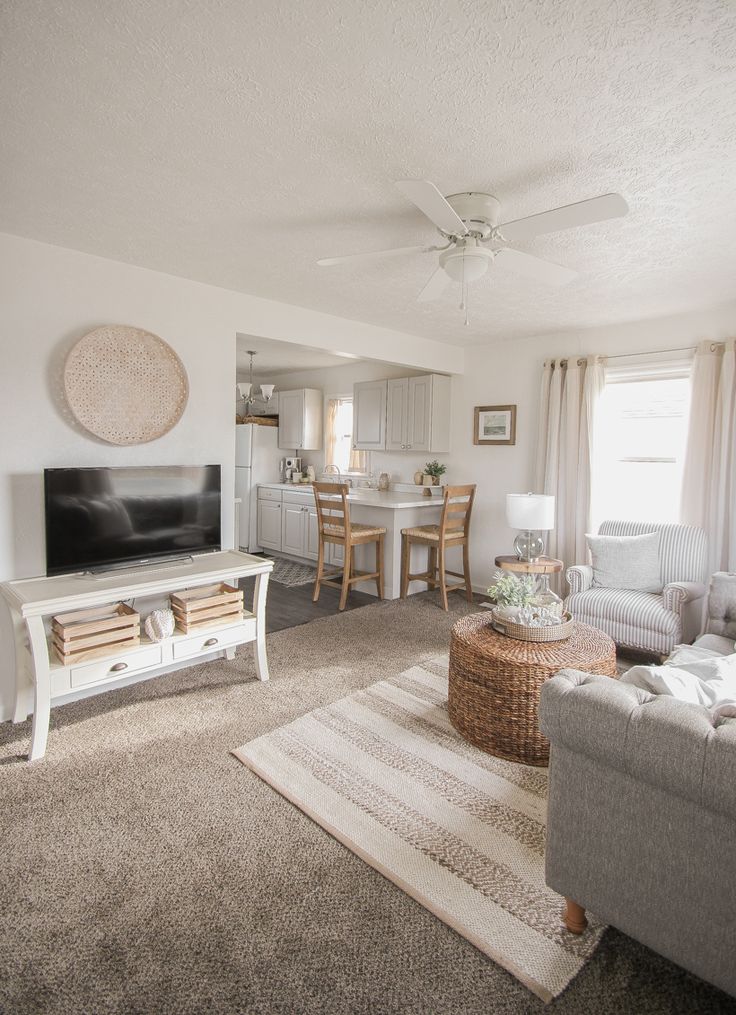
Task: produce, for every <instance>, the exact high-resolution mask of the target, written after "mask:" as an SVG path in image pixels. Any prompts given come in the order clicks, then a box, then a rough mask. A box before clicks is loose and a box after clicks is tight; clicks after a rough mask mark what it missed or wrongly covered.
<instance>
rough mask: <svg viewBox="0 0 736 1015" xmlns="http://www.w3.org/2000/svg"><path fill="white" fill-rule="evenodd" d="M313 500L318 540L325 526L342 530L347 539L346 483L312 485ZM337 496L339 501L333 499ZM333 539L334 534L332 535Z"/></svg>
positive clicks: (348, 523)
mask: <svg viewBox="0 0 736 1015" xmlns="http://www.w3.org/2000/svg"><path fill="white" fill-rule="evenodd" d="M312 485H313V487H314V499H315V502H316V504H317V528H318V529H319V534H320V538H321V537H322V536H323V535H324V531H325V525H329V526H330V527H331V528H338V529H342V530H343V532H344V533H345V538H346V539H347V538H348V536H349V535H350V506H349V504H348V489H349V487H348V485H347V483H313V484H312ZM337 496H339V497H340V499H339V500H336V499H335V498H336V497H337ZM333 538H334V534H333Z"/></svg>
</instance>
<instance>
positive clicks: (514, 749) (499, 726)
mask: <svg viewBox="0 0 736 1015" xmlns="http://www.w3.org/2000/svg"><path fill="white" fill-rule="evenodd" d="M566 666H569V667H572V668H573V669H576V670H585V672H586V673H600V674H602V675H604V676H608V677H615V676H616V646H615V645H614V643H613V642H612V641H611V639H610V638H609V637H608V635H607V634H604V633H603V631H599V630H597V629H596V628H595V627H589V626H588V625H587V624H579V623H577V622H576V623H575V626H574V629H573V633H572V635H571V636H570V637H569V638H566V639H565V640H564V641H551V642H533V641H517V640H516V639H514V638H508V637H506V635H503V634H499V633H498V631H494V629H493V628H492V627H491V618H490V617H489V616H488V614H487V613H474V614H471V615H470V616H468V617H463V618H462V619H461V620H458V622H457V623H456V624H455V625H454V626H453V628H452V638H451V641H450V686H449V697H448V711H449V714H450V722H451V723H452V725H453V726H454V727H455V729H456V730H457V731H458V733H461V734H462V735H463V737H465V739H466V740H468V741H469V742H470V743H471V744H474V745H475V746H476V747H480V749H481V750H483V751H486V752H487V753H488V754H493V755H495V756H496V757H498V758H506V759H507V760H508V761H520V762H523V763H524V764H525V765H546V764H548V762H549V742H548V740H547V738H546V737H544V736H542V734H541V733H540V731H539V714H538V713H539V696H540V694H541V690H542V684H543V683H544V682H545V680H547V679H548V677H551V676H553V674H555V673H557V671H558V670H561V669H564V668H565V667H566Z"/></svg>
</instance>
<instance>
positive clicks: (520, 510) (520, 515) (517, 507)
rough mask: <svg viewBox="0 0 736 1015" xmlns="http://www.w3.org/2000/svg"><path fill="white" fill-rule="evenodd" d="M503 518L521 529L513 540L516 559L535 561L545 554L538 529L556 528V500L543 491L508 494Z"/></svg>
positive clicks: (510, 524) (541, 530) (512, 526)
mask: <svg viewBox="0 0 736 1015" xmlns="http://www.w3.org/2000/svg"><path fill="white" fill-rule="evenodd" d="M506 521H507V523H508V525H509V527H510V528H512V529H521V530H522V531H521V532H520V533H519V535H518V536H517V537H516V539H515V540H514V551H515V552H516V556H517V557H518V558H519V560H525V561H535V560H538V559H539V557H541V556H542V554H543V553H544V540H543V539H542V537H541V536H540V535H539V533H540V532H546V531H549V529H553V528H554V527H555V499H554V497H553V496H551V495H550V494H546V493H507V494H506Z"/></svg>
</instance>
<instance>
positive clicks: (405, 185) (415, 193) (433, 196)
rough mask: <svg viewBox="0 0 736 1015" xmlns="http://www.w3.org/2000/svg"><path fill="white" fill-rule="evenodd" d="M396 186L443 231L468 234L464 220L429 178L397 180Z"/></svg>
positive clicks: (458, 234)
mask: <svg viewBox="0 0 736 1015" xmlns="http://www.w3.org/2000/svg"><path fill="white" fill-rule="evenodd" d="M396 186H397V187H398V188H399V190H400V191H401V193H402V194H403V195H404V197H408V198H409V200H410V201H411V202H412V204H415V205H416V206H417V208H418V209H419V210H420V211H422V212H424V214H425V215H426V216H427V218H428V219H430V221H432V222H434V224H435V225H436V226H437V228H438V229H441V230H442V232H443V233H449V234H450V235H451V236H467V235H468V229H467V226H466V225H465V223H464V222H463V220H462V219H461V218H460V216H459V215H458V214H457V212H455V211H454V209H453V208H452V207H451V205H449V204H448V203H447V201H446V200H445V199H444V197H443V196H442V194H440V192H439V190H437V188H436V187H435V185H434V184H433V183H430V182H429V180H397V181H396Z"/></svg>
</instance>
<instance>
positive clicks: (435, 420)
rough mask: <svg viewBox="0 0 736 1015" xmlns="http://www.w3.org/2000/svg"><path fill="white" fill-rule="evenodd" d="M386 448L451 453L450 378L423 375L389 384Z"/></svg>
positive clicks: (396, 380)
mask: <svg viewBox="0 0 736 1015" xmlns="http://www.w3.org/2000/svg"><path fill="white" fill-rule="evenodd" d="M386 449H387V450H389V451H428V452H443V451H445V452H446V451H449V450H450V378H449V377H445V376H444V375H443V374H420V375H419V376H418V377H399V378H396V379H395V380H390V381H388V400H387V418H386Z"/></svg>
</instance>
